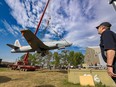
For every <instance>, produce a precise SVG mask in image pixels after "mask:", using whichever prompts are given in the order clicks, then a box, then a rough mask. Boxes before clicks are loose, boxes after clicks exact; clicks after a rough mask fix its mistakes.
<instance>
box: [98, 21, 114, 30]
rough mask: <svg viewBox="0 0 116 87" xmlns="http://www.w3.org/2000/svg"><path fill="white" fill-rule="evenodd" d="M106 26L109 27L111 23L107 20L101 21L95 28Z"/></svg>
mask: <svg viewBox="0 0 116 87" xmlns="http://www.w3.org/2000/svg"><path fill="white" fill-rule="evenodd" d="M102 25H103V26H106V27H109V28H110V27H111V26H112V25H111V24H110V23H109V22H103V23H101V24H100V25H99V26H97V27H96V28H97V29H98V28H99V27H100V26H102Z"/></svg>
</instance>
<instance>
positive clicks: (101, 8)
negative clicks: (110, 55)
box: [0, 0, 116, 61]
mask: <svg viewBox="0 0 116 87" xmlns="http://www.w3.org/2000/svg"><path fill="white" fill-rule="evenodd" d="M108 1H109V0H51V1H50V4H49V6H48V8H47V11H46V14H45V16H44V18H43V21H42V23H41V26H40V29H39V32H38V33H37V36H38V37H39V38H40V39H41V40H42V41H51V40H59V38H58V37H57V35H56V34H55V33H54V32H53V30H55V31H57V32H58V34H59V35H60V36H61V37H63V38H65V39H66V40H67V41H70V42H73V45H72V46H71V47H69V48H67V49H69V50H74V51H80V52H83V53H84V52H85V49H86V47H88V46H97V45H99V37H100V36H99V35H98V34H97V30H96V29H95V27H96V26H97V25H99V24H100V23H101V22H104V21H109V22H110V23H112V25H113V26H112V30H113V31H115V32H116V28H115V26H116V20H115V19H116V13H115V10H114V8H113V6H112V5H110V4H108ZM46 2H47V0H0V11H1V12H0V58H2V59H3V61H15V60H16V59H17V58H18V57H20V56H21V55H23V54H22V53H16V54H15V53H10V50H11V48H9V47H8V46H6V44H7V43H10V44H14V42H15V40H16V39H18V40H19V41H20V43H21V45H28V44H27V42H26V40H25V39H24V38H23V37H22V35H21V33H20V30H22V29H30V30H31V31H33V32H34V31H35V29H36V27H37V24H38V22H39V19H40V16H41V14H42V11H43V8H44V7H45V4H46ZM49 18H51V20H50V24H49V27H48V28H47V30H46V31H45V32H44V29H45V27H46V24H47V20H48V19H49ZM54 51H57V50H54Z"/></svg>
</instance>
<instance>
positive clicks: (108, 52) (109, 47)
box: [96, 22, 116, 83]
mask: <svg viewBox="0 0 116 87" xmlns="http://www.w3.org/2000/svg"><path fill="white" fill-rule="evenodd" d="M111 26H112V25H111V24H110V23H109V22H103V23H101V24H100V25H99V26H97V27H96V28H97V31H98V34H100V35H101V37H100V48H101V54H102V57H103V59H104V61H105V62H106V63H107V73H108V75H109V76H111V77H112V79H113V80H114V81H115V83H116V56H115V52H116V34H115V33H114V32H113V31H111V30H110V28H111Z"/></svg>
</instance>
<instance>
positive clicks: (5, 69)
mask: <svg viewBox="0 0 116 87" xmlns="http://www.w3.org/2000/svg"><path fill="white" fill-rule="evenodd" d="M2 71H8V68H0V72H2Z"/></svg>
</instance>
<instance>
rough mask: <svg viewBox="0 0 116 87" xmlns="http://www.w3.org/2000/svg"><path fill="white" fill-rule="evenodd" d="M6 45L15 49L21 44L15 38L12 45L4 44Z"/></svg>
mask: <svg viewBox="0 0 116 87" xmlns="http://www.w3.org/2000/svg"><path fill="white" fill-rule="evenodd" d="M6 45H7V46H9V47H11V48H12V49H15V50H16V49H19V47H20V46H21V44H20V42H19V40H16V41H15V43H14V45H12V44H6Z"/></svg>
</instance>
